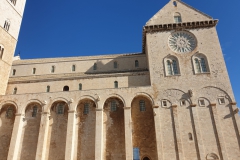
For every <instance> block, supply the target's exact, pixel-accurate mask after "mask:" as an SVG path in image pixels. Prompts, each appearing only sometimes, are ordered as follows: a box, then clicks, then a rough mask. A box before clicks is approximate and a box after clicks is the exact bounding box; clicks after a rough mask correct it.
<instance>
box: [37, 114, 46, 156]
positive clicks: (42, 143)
mask: <svg viewBox="0 0 240 160" xmlns="http://www.w3.org/2000/svg"><path fill="white" fill-rule="evenodd" d="M48 130H49V113H48V112H42V116H41V123H40V128H39V136H38V144H37V153H36V158H35V159H36V160H46V149H47V140H48Z"/></svg>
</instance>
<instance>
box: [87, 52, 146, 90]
mask: <svg viewBox="0 0 240 160" xmlns="http://www.w3.org/2000/svg"><path fill="white" fill-rule="evenodd" d="M131 56H132V55H131ZM144 60H145V61H146V60H147V59H146V58H145V59H143V58H142V57H139V54H136V58H133V57H131V58H127V57H126V58H125V57H123V56H118V57H116V58H114V59H111V60H110V61H109V62H107V63H103V61H102V60H96V62H95V63H93V64H92V67H91V68H89V69H88V70H87V71H86V72H85V74H113V73H129V72H131V73H133V74H132V75H131V76H129V75H128V87H136V86H148V85H150V77H149V75H148V74H147V75H146V76H144V77H143V79H141V80H140V81H139V76H140V75H144V74H143V73H142V72H145V71H148V68H147V66H146V65H145V64H147V62H144ZM134 73H135V74H134ZM114 77H116V76H114ZM116 80H117V78H116Z"/></svg>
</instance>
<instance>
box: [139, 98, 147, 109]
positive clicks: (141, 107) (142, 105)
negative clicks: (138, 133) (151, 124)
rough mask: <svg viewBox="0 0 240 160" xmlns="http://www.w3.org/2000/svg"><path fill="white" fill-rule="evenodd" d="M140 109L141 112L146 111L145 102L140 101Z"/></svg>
mask: <svg viewBox="0 0 240 160" xmlns="http://www.w3.org/2000/svg"><path fill="white" fill-rule="evenodd" d="M139 108H140V111H141V112H145V111H146V106H145V101H143V100H141V101H139Z"/></svg>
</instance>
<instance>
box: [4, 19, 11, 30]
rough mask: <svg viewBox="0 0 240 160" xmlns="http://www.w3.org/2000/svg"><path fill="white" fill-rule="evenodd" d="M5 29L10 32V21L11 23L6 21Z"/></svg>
mask: <svg viewBox="0 0 240 160" xmlns="http://www.w3.org/2000/svg"><path fill="white" fill-rule="evenodd" d="M3 28H4V29H5V30H6V31H9V28H10V21H9V20H6V21H5V23H4V26H3Z"/></svg>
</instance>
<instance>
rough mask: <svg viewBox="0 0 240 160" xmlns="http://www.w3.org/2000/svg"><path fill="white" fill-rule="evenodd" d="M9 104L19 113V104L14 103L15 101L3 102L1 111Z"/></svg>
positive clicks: (0, 105)
mask: <svg viewBox="0 0 240 160" xmlns="http://www.w3.org/2000/svg"><path fill="white" fill-rule="evenodd" d="M8 104H11V105H13V106H14V107H15V109H16V111H17V112H16V113H18V109H19V107H18V105H17V103H16V102H14V101H11V100H6V101H3V102H2V103H1V104H0V111H1V109H2V107H4V106H5V105H8Z"/></svg>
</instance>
